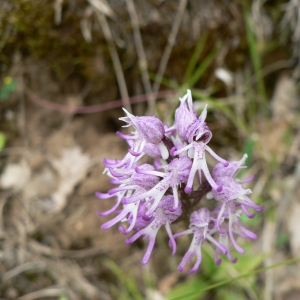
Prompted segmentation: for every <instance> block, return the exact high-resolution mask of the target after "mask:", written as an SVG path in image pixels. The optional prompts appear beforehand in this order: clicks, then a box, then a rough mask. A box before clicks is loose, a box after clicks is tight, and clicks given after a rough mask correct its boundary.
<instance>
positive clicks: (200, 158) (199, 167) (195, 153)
mask: <svg viewBox="0 0 300 300" xmlns="http://www.w3.org/2000/svg"><path fill="white" fill-rule="evenodd" d="M186 150H189V151H188V155H189V157H192V158H193V165H192V168H191V171H190V174H189V178H188V181H187V184H186V188H185V190H184V191H185V192H186V193H187V194H190V193H191V192H192V190H193V189H192V187H193V182H194V178H195V175H196V172H197V171H198V173H199V177H200V178H199V179H200V183H202V175H201V172H203V174H204V176H205V178H206V179H207V181H208V182H209V184H210V185H211V187H212V188H213V189H215V190H218V191H221V190H222V186H220V185H218V184H217V183H216V181H215V180H214V179H213V178H212V176H211V174H210V171H209V169H208V166H207V163H206V158H205V152H206V151H207V152H209V153H210V155H211V156H212V157H214V158H215V159H216V160H217V161H219V162H221V163H222V164H223V165H224V166H225V167H226V166H228V162H227V161H226V160H224V159H223V158H221V157H220V156H219V155H217V154H216V153H215V152H214V151H213V150H212V149H211V148H210V147H208V146H207V145H206V144H205V143H204V142H194V141H193V142H191V143H190V144H189V145H187V146H186V147H183V148H181V149H179V150H176V151H174V152H173V155H178V154H179V153H181V152H183V151H186Z"/></svg>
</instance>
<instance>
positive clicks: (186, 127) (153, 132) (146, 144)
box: [96, 90, 264, 273]
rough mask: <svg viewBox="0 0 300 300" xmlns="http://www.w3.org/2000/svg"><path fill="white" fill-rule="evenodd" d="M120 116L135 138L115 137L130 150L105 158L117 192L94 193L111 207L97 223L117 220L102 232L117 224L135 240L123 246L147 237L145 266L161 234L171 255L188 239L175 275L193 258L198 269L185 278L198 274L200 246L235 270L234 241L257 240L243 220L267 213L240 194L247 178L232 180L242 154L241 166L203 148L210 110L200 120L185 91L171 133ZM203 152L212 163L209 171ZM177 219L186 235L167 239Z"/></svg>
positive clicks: (148, 119) (149, 120)
mask: <svg viewBox="0 0 300 300" xmlns="http://www.w3.org/2000/svg"><path fill="white" fill-rule="evenodd" d="M124 111H125V113H126V116H125V117H123V118H120V120H122V121H124V122H126V123H127V125H125V126H124V127H129V126H132V127H133V128H134V131H133V132H132V133H131V134H129V135H126V134H123V133H121V132H117V135H118V136H120V137H121V138H123V139H124V140H126V141H127V143H128V145H129V150H128V153H127V154H126V155H125V157H124V158H123V159H121V160H112V159H104V165H105V167H106V169H105V171H104V172H105V173H106V174H107V175H108V176H109V177H111V183H113V184H115V185H117V186H118V187H115V188H113V189H111V190H110V191H108V193H100V192H98V193H96V196H97V197H98V198H100V199H113V200H112V201H113V203H114V204H113V206H112V208H111V209H109V210H108V211H105V212H98V215H99V216H106V215H109V214H113V215H114V217H113V218H112V219H111V220H109V221H108V222H106V223H104V224H103V225H102V229H104V230H106V229H109V228H110V227H112V226H114V225H116V224H118V223H120V224H121V225H120V226H119V231H120V232H121V233H122V234H124V235H127V234H130V233H133V235H132V236H131V237H129V238H127V239H126V243H127V244H130V243H133V242H134V241H136V240H137V239H138V238H139V237H141V236H144V238H149V244H148V248H147V250H146V253H145V255H144V257H143V259H142V264H146V263H147V262H148V260H149V258H150V256H151V253H152V250H153V248H154V245H155V240H156V235H157V233H158V231H159V229H161V228H162V227H165V229H166V231H167V234H168V237H169V245H170V247H171V248H172V254H173V255H174V254H175V252H176V248H177V247H176V240H177V238H179V237H181V236H183V235H192V236H193V238H192V241H191V244H190V247H189V248H188V249H187V252H186V253H185V255H184V257H183V258H182V260H181V262H180V264H179V266H178V270H179V271H183V269H184V267H185V265H186V264H187V262H188V260H190V261H191V262H192V261H193V258H194V257H195V263H194V265H193V267H192V268H191V269H190V271H189V272H190V273H193V272H195V271H197V269H198V268H199V266H200V263H201V260H202V254H201V246H202V244H203V243H205V242H209V243H211V245H212V246H213V247H214V248H215V255H214V261H215V263H216V264H217V265H219V264H220V263H221V258H220V257H219V256H220V254H223V255H226V256H227V257H228V259H229V260H230V261H231V262H233V263H235V262H236V260H237V259H236V258H234V257H233V256H232V253H231V251H232V248H234V249H235V250H237V251H238V252H240V253H245V250H244V249H243V248H242V247H241V246H240V245H239V244H238V243H237V241H236V239H237V237H243V238H249V239H256V237H257V236H256V234H255V233H253V232H251V231H250V230H248V229H247V228H245V227H244V226H243V225H242V222H241V216H242V214H245V215H246V216H247V217H248V218H253V217H254V213H253V210H255V211H262V210H263V209H264V208H263V207H261V206H258V205H257V204H255V203H254V202H253V201H252V200H251V199H250V198H249V194H251V190H250V189H245V188H244V187H243V184H244V183H246V182H248V181H250V180H252V177H249V178H246V179H244V180H240V179H237V178H236V175H237V173H238V171H239V170H240V169H242V168H245V161H246V159H247V155H246V154H244V156H243V157H242V158H241V160H239V161H233V162H228V161H226V160H225V159H223V158H221V157H220V156H219V155H217V154H216V153H215V152H214V151H213V150H212V149H211V148H210V147H209V146H208V143H209V141H210V140H211V138H212V133H211V131H210V129H209V127H208V126H207V124H206V122H205V119H206V115H207V106H205V108H204V110H203V111H202V113H201V114H200V116H199V117H197V113H196V110H195V108H194V106H193V100H192V95H191V91H190V90H188V91H187V93H186V95H185V96H183V97H182V98H180V106H179V107H178V108H177V110H176V113H175V122H174V124H173V125H172V126H170V127H168V126H166V125H164V124H163V123H162V122H161V121H160V120H159V119H158V118H157V117H154V116H143V117H136V116H134V115H132V114H130V113H129V112H128V111H126V110H125V109H124ZM207 153H208V154H209V155H211V156H212V157H213V158H214V159H215V160H216V162H217V163H216V165H215V166H214V167H213V168H212V171H211V172H210V170H209V168H208V165H207V161H206V155H207ZM195 177H196V178H195ZM205 195H206V197H207V198H208V199H215V208H214V209H213V210H212V211H211V210H209V209H208V208H207V207H201V202H200V200H201V198H202V197H203V196H205ZM211 201H213V200H211ZM196 207H197V209H196ZM182 218H189V228H188V229H187V230H185V231H183V232H179V233H175V234H174V233H172V230H171V226H170V225H171V224H172V223H174V222H175V221H176V220H180V219H182Z"/></svg>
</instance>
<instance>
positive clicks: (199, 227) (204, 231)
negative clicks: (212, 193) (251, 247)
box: [173, 207, 226, 273]
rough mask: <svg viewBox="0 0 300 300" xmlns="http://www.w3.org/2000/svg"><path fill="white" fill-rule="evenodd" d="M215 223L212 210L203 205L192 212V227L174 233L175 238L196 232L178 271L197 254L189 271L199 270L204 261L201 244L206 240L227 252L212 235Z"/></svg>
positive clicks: (221, 250) (224, 252) (222, 251)
mask: <svg viewBox="0 0 300 300" xmlns="http://www.w3.org/2000/svg"><path fill="white" fill-rule="evenodd" d="M213 224H214V222H212V220H211V214H210V211H209V210H208V209H207V208H205V207H203V208H200V209H199V210H197V211H194V212H193V213H192V214H191V217H190V229H188V230H185V231H183V232H180V233H176V234H174V236H173V237H174V239H176V238H178V237H180V236H183V235H186V234H194V236H193V240H192V242H191V245H190V247H189V249H188V251H187V252H186V254H185V255H184V257H183V259H182V261H181V263H180V264H179V266H178V271H180V272H182V271H183V269H184V267H185V265H186V263H187V261H188V260H192V259H193V256H196V257H197V260H196V262H195V264H194V266H193V267H192V269H190V270H189V273H194V272H196V271H197V270H198V268H199V266H200V264H201V261H202V252H201V246H202V244H203V243H204V242H206V241H210V242H211V243H212V244H214V245H215V246H216V248H217V249H218V250H219V251H220V252H221V253H223V254H226V249H225V247H224V246H223V245H221V244H220V243H219V242H217V241H216V240H215V239H214V238H213V237H212V233H213V232H214V230H213V229H214V226H212V225H213Z"/></svg>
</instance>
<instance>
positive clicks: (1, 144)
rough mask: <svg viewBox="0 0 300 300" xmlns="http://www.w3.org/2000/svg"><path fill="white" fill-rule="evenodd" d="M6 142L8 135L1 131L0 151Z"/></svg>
mask: <svg viewBox="0 0 300 300" xmlns="http://www.w3.org/2000/svg"><path fill="white" fill-rule="evenodd" d="M5 142H6V136H5V134H4V133H3V132H1V131H0V151H2V150H3V148H4V146H5Z"/></svg>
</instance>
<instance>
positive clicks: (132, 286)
mask: <svg viewBox="0 0 300 300" xmlns="http://www.w3.org/2000/svg"><path fill="white" fill-rule="evenodd" d="M105 265H106V267H107V268H108V269H110V270H111V271H112V272H113V273H114V274H115V276H116V277H117V278H118V279H119V280H120V281H121V282H122V285H123V288H124V289H126V290H127V292H128V293H129V294H130V295H131V296H132V299H136V300H143V299H144V297H143V296H142V294H141V293H140V291H139V289H138V287H137V285H136V283H135V280H134V279H133V278H132V277H131V276H129V275H128V274H125V273H124V271H123V270H122V269H121V268H120V267H119V266H118V265H117V264H116V263H115V262H113V261H112V260H107V261H106V262H105Z"/></svg>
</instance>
